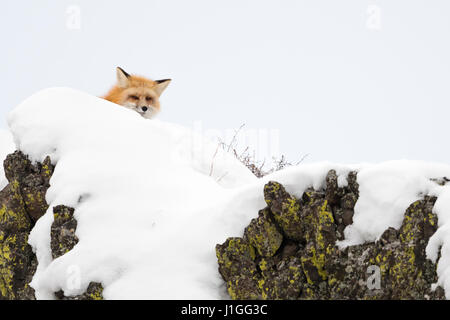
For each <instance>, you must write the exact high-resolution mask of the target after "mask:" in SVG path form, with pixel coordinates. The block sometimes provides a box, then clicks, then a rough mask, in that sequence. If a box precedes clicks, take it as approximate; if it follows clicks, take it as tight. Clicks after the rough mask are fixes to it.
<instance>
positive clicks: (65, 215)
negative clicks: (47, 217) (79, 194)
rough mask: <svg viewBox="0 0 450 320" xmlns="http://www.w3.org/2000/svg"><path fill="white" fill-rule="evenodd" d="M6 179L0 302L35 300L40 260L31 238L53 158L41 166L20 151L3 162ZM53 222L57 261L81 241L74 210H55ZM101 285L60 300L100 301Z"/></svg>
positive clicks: (0, 221) (43, 207)
mask: <svg viewBox="0 0 450 320" xmlns="http://www.w3.org/2000/svg"><path fill="white" fill-rule="evenodd" d="M4 169H5V176H6V178H7V179H8V182H9V184H8V185H7V186H6V187H5V188H4V189H3V190H1V191H0V300H3V299H9V300H12V299H21V300H24V299H27V300H30V299H35V295H34V290H33V289H32V288H31V287H30V286H29V283H30V282H31V280H32V278H33V275H34V272H35V271H36V266H37V260H36V256H35V254H34V253H33V251H32V249H31V247H30V245H29V244H28V235H29V233H30V231H31V229H32V228H33V226H34V224H35V223H36V221H37V220H38V219H39V218H40V217H41V216H43V215H44V214H45V212H46V211H47V209H48V204H47V202H46V200H45V195H46V192H47V189H48V188H49V186H50V184H49V182H50V178H51V176H52V174H53V171H54V166H53V165H52V164H51V161H50V158H49V157H47V158H46V159H45V160H44V161H43V162H42V163H35V164H33V163H31V161H30V160H29V159H28V157H27V156H26V155H24V154H23V153H22V152H20V151H16V152H14V153H13V154H10V155H8V157H7V158H6V160H5V161H4ZM53 213H54V222H53V224H52V228H51V248H52V256H53V258H54V259H56V258H58V257H60V256H62V255H63V254H65V253H66V252H68V251H69V250H71V249H72V248H73V247H74V246H75V245H76V243H77V242H78V238H77V237H76V235H75V230H76V226H77V223H76V220H75V219H74V217H73V213H74V210H73V209H72V208H69V207H65V206H57V207H54V208H53ZM102 291H103V288H102V287H101V284H99V283H94V282H92V283H91V284H90V285H89V287H88V289H87V291H86V293H85V294H83V295H80V296H76V297H64V295H63V293H62V292H57V293H55V296H56V297H57V298H59V299H95V300H97V299H101V298H102Z"/></svg>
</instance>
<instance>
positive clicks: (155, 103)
mask: <svg viewBox="0 0 450 320" xmlns="http://www.w3.org/2000/svg"><path fill="white" fill-rule="evenodd" d="M170 81H171V79H164V80H155V81H154V80H150V79H147V78H144V77H140V76H135V75H129V74H128V73H126V72H125V71H124V70H123V69H122V68H120V67H117V84H116V85H115V86H114V87H113V88H112V89H111V90H110V91H109V92H108V93H107V94H106V96H104V97H103V99H106V100H108V101H111V102H114V103H117V104H119V105H121V106H124V107H126V108H129V109H131V110H134V111H136V112H137V113H139V114H140V115H141V116H143V117H144V118H147V119H151V118H153V117H154V116H155V115H156V114H158V113H159V111H160V104H159V97H160V96H161V94H162V92H163V91H164V90H165V89H166V88H167V86H168V85H169V83H170Z"/></svg>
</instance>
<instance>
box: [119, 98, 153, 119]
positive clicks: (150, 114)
mask: <svg viewBox="0 0 450 320" xmlns="http://www.w3.org/2000/svg"><path fill="white" fill-rule="evenodd" d="M123 106H124V107H125V108H128V109H131V110H133V111H136V112H137V113H139V114H140V115H141V116H142V117H143V118H145V119H152V118H153V117H154V116H156V115H157V114H158V111H157V110H156V109H155V108H153V107H151V106H149V107H148V110H147V111H141V110H140V109H139V107H137V106H136V104H135V103H132V102H128V103H126V104H124V105H123Z"/></svg>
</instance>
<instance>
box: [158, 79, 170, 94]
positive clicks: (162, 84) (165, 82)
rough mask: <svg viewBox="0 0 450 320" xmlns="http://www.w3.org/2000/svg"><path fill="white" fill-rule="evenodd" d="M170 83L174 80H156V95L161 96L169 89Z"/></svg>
mask: <svg viewBox="0 0 450 320" xmlns="http://www.w3.org/2000/svg"><path fill="white" fill-rule="evenodd" d="M170 81H172V79H164V80H155V82H156V89H155V90H156V93H157V94H158V95H159V96H160V95H161V93H163V91H164V90H165V89H166V88H167V86H168V85H169V83H170Z"/></svg>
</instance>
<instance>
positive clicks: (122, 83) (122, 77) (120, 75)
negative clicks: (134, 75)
mask: <svg viewBox="0 0 450 320" xmlns="http://www.w3.org/2000/svg"><path fill="white" fill-rule="evenodd" d="M129 77H130V75H129V74H128V73H126V72H125V70H123V69H122V68H121V67H117V84H118V86H119V87H120V88H126V87H128V78H129Z"/></svg>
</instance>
